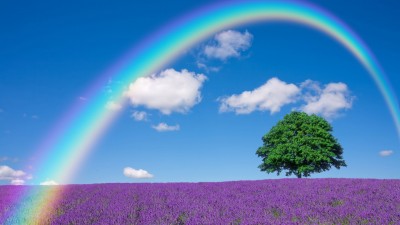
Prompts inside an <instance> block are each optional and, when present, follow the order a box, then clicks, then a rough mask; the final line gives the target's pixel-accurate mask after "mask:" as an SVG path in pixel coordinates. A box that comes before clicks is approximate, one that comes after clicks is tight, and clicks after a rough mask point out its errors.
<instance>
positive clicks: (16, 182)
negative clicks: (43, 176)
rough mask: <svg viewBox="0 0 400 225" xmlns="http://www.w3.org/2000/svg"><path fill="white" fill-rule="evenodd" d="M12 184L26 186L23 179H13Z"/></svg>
mask: <svg viewBox="0 0 400 225" xmlns="http://www.w3.org/2000/svg"><path fill="white" fill-rule="evenodd" d="M11 184H12V185H23V184H25V181H24V180H22V179H13V180H11Z"/></svg>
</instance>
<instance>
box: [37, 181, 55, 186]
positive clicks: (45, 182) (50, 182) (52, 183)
mask: <svg viewBox="0 0 400 225" xmlns="http://www.w3.org/2000/svg"><path fill="white" fill-rule="evenodd" d="M40 185H44V186H49V185H58V183H57V182H55V181H54V180H46V181H43V182H41V183H40Z"/></svg>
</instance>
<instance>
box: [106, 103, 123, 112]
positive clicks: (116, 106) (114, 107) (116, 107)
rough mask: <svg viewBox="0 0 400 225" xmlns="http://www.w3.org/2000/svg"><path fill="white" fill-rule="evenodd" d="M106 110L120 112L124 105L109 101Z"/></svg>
mask: <svg viewBox="0 0 400 225" xmlns="http://www.w3.org/2000/svg"><path fill="white" fill-rule="evenodd" d="M106 109H108V110H111V111H119V110H121V109H122V105H121V104H119V103H117V102H114V101H109V102H107V104H106Z"/></svg>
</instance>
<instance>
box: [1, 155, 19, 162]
mask: <svg viewBox="0 0 400 225" xmlns="http://www.w3.org/2000/svg"><path fill="white" fill-rule="evenodd" d="M5 161H10V162H13V163H15V162H18V161H19V159H18V158H17V157H7V156H2V157H0V162H5Z"/></svg>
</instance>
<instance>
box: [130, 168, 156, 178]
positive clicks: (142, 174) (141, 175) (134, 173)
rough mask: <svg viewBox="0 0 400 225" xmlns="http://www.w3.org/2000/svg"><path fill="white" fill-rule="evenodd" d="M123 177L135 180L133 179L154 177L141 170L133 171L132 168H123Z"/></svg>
mask: <svg viewBox="0 0 400 225" xmlns="http://www.w3.org/2000/svg"><path fill="white" fill-rule="evenodd" d="M123 173H124V175H125V176H126V177H129V178H135V179H140V178H153V177H154V175H153V174H151V173H149V172H147V171H146V170H143V169H138V170H137V169H134V168H132V167H125V168H124V171H123Z"/></svg>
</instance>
